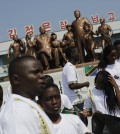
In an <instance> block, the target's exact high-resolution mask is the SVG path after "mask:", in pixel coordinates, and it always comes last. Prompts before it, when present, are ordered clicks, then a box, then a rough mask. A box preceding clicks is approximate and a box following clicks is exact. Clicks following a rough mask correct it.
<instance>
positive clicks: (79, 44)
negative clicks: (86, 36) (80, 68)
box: [77, 39, 85, 63]
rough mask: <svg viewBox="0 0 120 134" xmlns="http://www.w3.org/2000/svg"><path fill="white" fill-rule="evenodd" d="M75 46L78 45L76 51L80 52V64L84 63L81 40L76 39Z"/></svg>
mask: <svg viewBox="0 0 120 134" xmlns="http://www.w3.org/2000/svg"><path fill="white" fill-rule="evenodd" d="M77 45H78V49H79V52H80V59H81V61H80V62H81V63H84V62H85V52H84V47H83V42H82V40H81V39H78V41H77Z"/></svg>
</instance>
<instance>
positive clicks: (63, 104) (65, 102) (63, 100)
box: [61, 94, 73, 109]
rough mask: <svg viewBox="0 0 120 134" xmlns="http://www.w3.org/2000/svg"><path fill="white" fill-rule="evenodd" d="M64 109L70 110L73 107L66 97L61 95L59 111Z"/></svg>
mask: <svg viewBox="0 0 120 134" xmlns="http://www.w3.org/2000/svg"><path fill="white" fill-rule="evenodd" d="M64 107H66V108H68V109H72V108H73V105H72V103H71V102H70V100H69V98H68V96H67V95H65V94H61V109H63V108H64Z"/></svg>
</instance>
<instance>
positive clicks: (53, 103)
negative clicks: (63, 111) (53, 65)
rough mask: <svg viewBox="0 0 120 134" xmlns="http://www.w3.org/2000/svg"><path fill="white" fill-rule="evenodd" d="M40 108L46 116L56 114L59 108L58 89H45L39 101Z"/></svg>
mask: <svg viewBox="0 0 120 134" xmlns="http://www.w3.org/2000/svg"><path fill="white" fill-rule="evenodd" d="M41 106H42V107H43V109H44V111H45V112H46V113H48V114H58V113H59V112H60V108H61V97H60V92H59V89H57V88H55V87H50V88H48V89H46V90H45V92H44V93H43V96H42V99H41Z"/></svg>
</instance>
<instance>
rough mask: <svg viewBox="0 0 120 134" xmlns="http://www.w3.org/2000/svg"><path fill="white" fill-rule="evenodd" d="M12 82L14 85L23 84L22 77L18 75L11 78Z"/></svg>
mask: <svg viewBox="0 0 120 134" xmlns="http://www.w3.org/2000/svg"><path fill="white" fill-rule="evenodd" d="M11 81H12V82H13V84H14V85H19V84H20V83H21V80H20V77H19V75H17V74H13V75H12V77H11Z"/></svg>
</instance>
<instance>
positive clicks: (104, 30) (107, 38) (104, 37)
mask: <svg viewBox="0 0 120 134" xmlns="http://www.w3.org/2000/svg"><path fill="white" fill-rule="evenodd" d="M100 23H101V25H100V26H99V27H98V31H96V33H97V35H99V34H101V44H102V48H103V49H104V48H105V47H106V46H107V45H112V40H111V36H112V29H111V27H110V26H109V25H108V24H105V19H104V18H100Z"/></svg>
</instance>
